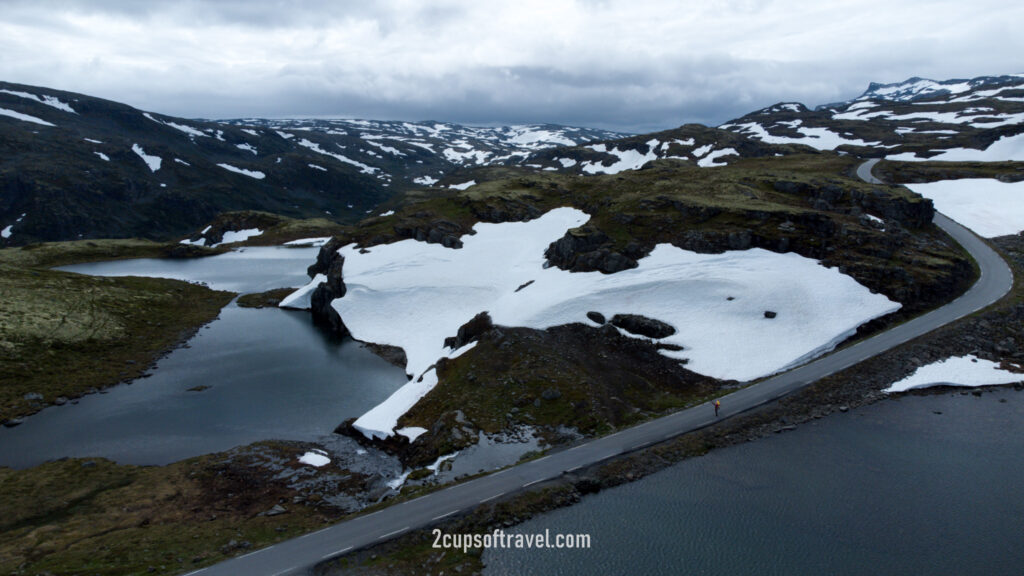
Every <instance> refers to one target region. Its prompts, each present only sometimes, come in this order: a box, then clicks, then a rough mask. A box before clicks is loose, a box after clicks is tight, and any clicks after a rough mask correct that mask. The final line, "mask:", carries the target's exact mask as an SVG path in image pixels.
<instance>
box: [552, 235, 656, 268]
mask: <svg viewBox="0 0 1024 576" xmlns="http://www.w3.org/2000/svg"><path fill="white" fill-rule="evenodd" d="M643 254H644V252H643V250H642V249H641V248H640V246H639V245H637V244H635V243H632V244H631V245H630V246H627V248H626V249H625V250H623V252H618V251H616V250H615V246H614V243H613V242H612V240H611V238H609V237H608V235H607V234H605V233H604V232H602V231H600V230H598V229H596V228H592V227H590V226H583V227H581V228H573V229H571V230H569V231H567V232H566V233H565V236H562V237H561V238H559V239H558V240H556V241H554V242H552V243H551V245H550V246H548V249H547V250H545V251H544V257H545V258H547V260H548V262H549V263H550V264H552V265H555V266H558V267H559V268H561V269H563V270H570V271H572V272H592V271H595V270H598V271H601V272H604V273H605V274H613V273H615V272H619V271H621V270H628V269H630V268H636V267H637V261H636V259H637V258H640V257H642V256H643Z"/></svg>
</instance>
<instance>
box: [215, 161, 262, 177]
mask: <svg viewBox="0 0 1024 576" xmlns="http://www.w3.org/2000/svg"><path fill="white" fill-rule="evenodd" d="M217 166H220V167H221V168H223V169H225V170H227V171H228V172H234V173H235V174H241V175H243V176H248V177H250V178H255V179H257V180H263V179H264V178H266V177H267V175H266V174H264V173H263V172H260V171H259V170H246V169H245V168H239V167H237V166H232V165H231V164H223V163H222V164H217Z"/></svg>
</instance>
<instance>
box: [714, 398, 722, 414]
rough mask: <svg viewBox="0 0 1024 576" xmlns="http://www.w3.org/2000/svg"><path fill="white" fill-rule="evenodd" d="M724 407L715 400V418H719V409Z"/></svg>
mask: <svg viewBox="0 0 1024 576" xmlns="http://www.w3.org/2000/svg"><path fill="white" fill-rule="evenodd" d="M721 407H722V403H721V402H719V401H718V400H715V418H718V409H719V408H721Z"/></svg>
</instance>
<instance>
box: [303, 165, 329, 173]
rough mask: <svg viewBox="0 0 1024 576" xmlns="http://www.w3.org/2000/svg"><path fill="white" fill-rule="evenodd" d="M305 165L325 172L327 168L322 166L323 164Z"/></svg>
mask: <svg viewBox="0 0 1024 576" xmlns="http://www.w3.org/2000/svg"><path fill="white" fill-rule="evenodd" d="M306 166H309V167H310V168H312V169H314V170H320V171H322V172H327V168H324V167H323V166H317V165H316V164H306Z"/></svg>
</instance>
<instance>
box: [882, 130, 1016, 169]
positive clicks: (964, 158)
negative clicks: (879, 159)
mask: <svg viewBox="0 0 1024 576" xmlns="http://www.w3.org/2000/svg"><path fill="white" fill-rule="evenodd" d="M885 159H886V160H902V161H905V162H937V161H943V162H1004V161H1024V134H1016V135H1013V136H1002V137H1000V138H999V139H998V140H996V141H995V142H993V143H992V144H991V145H989V147H988V148H986V149H984V150H977V149H975V148H950V149H949V150H944V151H943V152H942V153H941V154H939V155H938V156H932V157H931V158H920V157H918V156H917V155H916V154H914V153H913V152H903V153H901V154H891V155H889V156H886V158H885Z"/></svg>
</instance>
